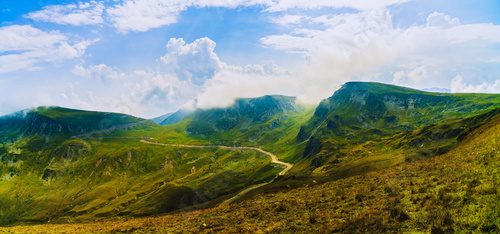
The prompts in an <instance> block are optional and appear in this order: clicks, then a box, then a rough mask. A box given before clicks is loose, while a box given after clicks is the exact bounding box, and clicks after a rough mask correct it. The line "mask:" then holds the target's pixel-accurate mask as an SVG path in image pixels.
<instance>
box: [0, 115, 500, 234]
mask: <svg viewBox="0 0 500 234" xmlns="http://www.w3.org/2000/svg"><path fill="white" fill-rule="evenodd" d="M499 148H500V118H499V117H498V116H497V117H495V118H493V119H491V120H489V121H488V122H486V123H485V124H483V125H482V126H481V127H479V128H477V129H475V130H473V131H471V132H470V133H469V134H467V136H464V137H463V138H462V139H461V140H460V143H459V144H458V146H457V147H456V148H454V149H452V150H451V151H449V152H448V153H445V154H443V155H440V156H436V157H432V158H427V159H424V160H419V161H415V162H408V163H404V164H401V165H399V166H395V167H393V168H387V169H383V170H378V171H374V172H370V173H367V174H364V175H358V176H351V177H347V178H343V179H338V180H335V181H330V182H326V183H321V184H317V183H315V182H314V181H313V180H312V179H310V180H309V181H308V183H307V185H306V186H304V187H302V188H297V189H291V190H284V191H280V192H274V193H264V194H260V195H257V196H256V197H255V198H253V199H250V200H247V201H243V202H241V203H235V204H231V205H229V206H220V207H216V208H211V209H205V210H198V211H188V212H183V213H177V214H170V215H165V216H156V217H145V218H135V219H127V220H114V221H113V220H112V221H105V222H96V223H84V224H44V225H37V226H17V227H12V228H9V227H7V228H3V229H0V231H6V232H13V233H37V232H40V233H44V232H50V233H58V232H61V233H62V232H70V233H71V232H104V233H116V232H131V233H142V232H158V233H161V232H165V233H168V232H178V231H180V230H182V231H184V232H194V233H213V232H335V233H366V232H376V233H387V232H390V233H393V232H395V233H400V232H430V233H452V232H459V233H461V232H464V233H468V232H478V233H488V232H489V233H496V232H498V230H500V222H499V219H498V217H500V203H499V201H500V197H499V194H500V190H499V186H498V183H499V179H498V175H499V173H500V171H499V168H500V164H499V162H500V153H499V152H498V149H499ZM284 183H285V182H284Z"/></svg>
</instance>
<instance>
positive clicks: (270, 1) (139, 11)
mask: <svg viewBox="0 0 500 234" xmlns="http://www.w3.org/2000/svg"><path fill="white" fill-rule="evenodd" d="M406 1H407V0H373V1H364V0H336V1H332V0H316V1H303V0H189V1H185V0H170V1H165V0H124V1H122V2H120V3H119V4H117V5H115V6H113V7H111V8H109V9H107V10H106V12H107V14H108V16H109V19H110V21H111V24H112V25H114V27H116V28H117V29H118V30H119V31H120V32H123V33H127V32H131V31H132V32H134V31H135V32H145V31H148V30H150V29H154V28H159V27H161V26H165V25H170V24H173V23H176V22H177V20H178V17H179V14H180V13H181V12H183V11H185V10H186V9H188V8H190V7H196V8H203V7H226V8H236V7H247V6H261V7H263V8H264V10H265V11H268V12H284V11H287V10H290V9H318V8H324V7H332V8H344V7H347V8H354V9H358V10H368V9H384V8H385V7H387V6H390V5H395V4H401V3H403V2H406ZM284 20H288V21H289V20H293V19H291V18H288V19H287V18H283V19H282V20H281V21H284Z"/></svg>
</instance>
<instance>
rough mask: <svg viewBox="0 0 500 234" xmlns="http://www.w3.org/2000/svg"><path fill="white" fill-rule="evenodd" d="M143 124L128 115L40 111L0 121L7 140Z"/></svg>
mask: <svg viewBox="0 0 500 234" xmlns="http://www.w3.org/2000/svg"><path fill="white" fill-rule="evenodd" d="M141 121H143V119H140V118H136V117H133V116H129V115H125V114H117V113H107V112H95V111H82V110H73V109H68V108H62V107H38V108H34V109H30V110H24V111H20V112H16V113H13V114H10V115H6V116H2V117H0V135H1V136H2V138H4V139H6V138H12V137H14V138H16V137H20V136H26V135H44V136H56V135H62V136H72V135H78V134H84V133H88V132H92V131H98V130H104V129H108V128H111V127H116V126H121V125H128V124H132V123H138V122H141Z"/></svg>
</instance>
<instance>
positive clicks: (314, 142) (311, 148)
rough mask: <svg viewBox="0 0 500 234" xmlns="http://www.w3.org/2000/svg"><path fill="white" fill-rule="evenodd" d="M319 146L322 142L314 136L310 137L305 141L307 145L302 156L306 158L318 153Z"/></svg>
mask: <svg viewBox="0 0 500 234" xmlns="http://www.w3.org/2000/svg"><path fill="white" fill-rule="evenodd" d="M321 146H322V144H321V141H320V140H318V139H317V138H315V137H311V139H309V141H307V146H306V148H305V150H304V153H303V157H304V158H307V157H310V156H312V155H315V154H317V153H319V151H321Z"/></svg>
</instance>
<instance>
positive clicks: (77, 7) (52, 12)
mask: <svg viewBox="0 0 500 234" xmlns="http://www.w3.org/2000/svg"><path fill="white" fill-rule="evenodd" d="M103 12H104V4H103V3H101V2H97V1H90V2H79V3H75V4H67V5H52V6H46V7H44V8H43V9H42V10H40V11H35V12H31V13H29V14H27V15H26V16H25V17H26V18H29V19H32V20H36V21H43V22H51V23H57V24H67V25H75V26H79V25H95V24H102V23H103V22H104V20H103V17H102V15H103Z"/></svg>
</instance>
